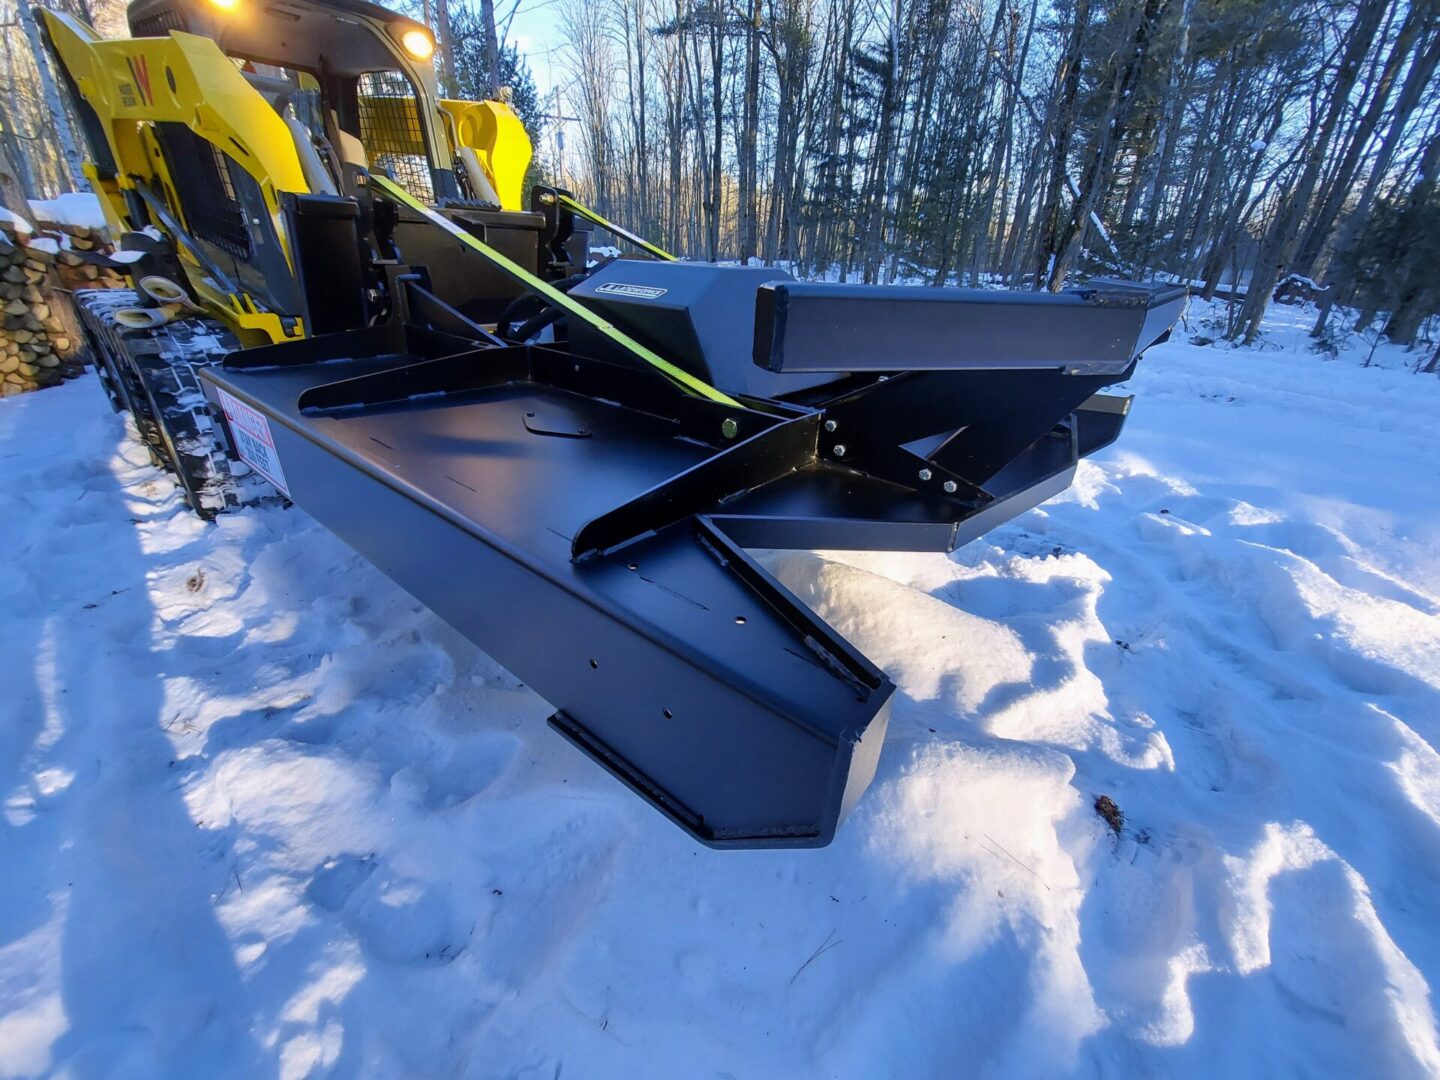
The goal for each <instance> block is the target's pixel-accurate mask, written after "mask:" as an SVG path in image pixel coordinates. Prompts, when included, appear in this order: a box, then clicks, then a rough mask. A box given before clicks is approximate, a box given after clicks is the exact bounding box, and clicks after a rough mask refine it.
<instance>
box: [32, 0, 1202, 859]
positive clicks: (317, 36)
mask: <svg viewBox="0 0 1440 1080" xmlns="http://www.w3.org/2000/svg"><path fill="white" fill-rule="evenodd" d="M250 5H253V6H250ZM44 21H45V27H46V32H47V35H48V39H49V42H50V46H51V48H52V49H53V50H54V52H55V55H56V57H57V59H58V61H59V64H60V67H61V68H62V70H63V71H64V73H65V81H66V83H67V85H68V88H69V90H70V92H71V94H72V96H73V98H74V100H75V103H76V109H77V112H78V113H79V115H80V116H81V117H82V119H83V121H84V125H85V130H86V135H87V138H88V141H89V144H90V161H89V164H88V165H87V172H88V175H89V177H90V181H91V183H92V184H93V185H94V187H95V190H96V191H97V192H98V193H99V194H100V195H101V197H102V199H103V200H104V202H105V206H106V212H107V214H108V215H109V216H110V223H111V226H112V228H113V229H115V230H116V231H117V232H118V233H119V234H120V235H121V237H122V246H123V248H124V249H125V250H124V251H123V252H122V253H121V255H120V256H119V258H120V260H121V264H122V265H123V266H124V267H125V269H126V270H127V272H128V273H130V275H131V276H132V278H133V283H134V286H135V287H134V289H133V290H129V291H126V290H113V291H111V292H106V293H88V294H82V295H81V298H80V299H81V306H82V311H83V314H84V322H85V326H86V329H87V333H88V334H89V336H90V339H91V341H92V343H93V344H94V346H95V349H96V351H97V355H98V357H99V361H100V362H99V365H98V366H99V369H100V372H101V376H102V380H103V382H104V385H105V387H106V389H107V391H108V392H109V394H110V397H111V401H112V403H113V404H114V405H115V406H116V408H119V409H124V410H127V411H129V412H131V413H132V414H133V415H134V417H135V423H136V427H137V430H138V431H139V433H140V435H141V437H142V438H144V439H145V440H146V442H147V443H148V444H149V446H150V448H151V450H152V452H153V453H154V455H155V459H156V462H157V463H158V464H160V465H162V466H164V467H166V468H168V469H169V470H170V471H171V472H172V473H173V474H174V475H175V477H176V479H177V481H178V483H179V485H180V486H181V488H182V490H183V491H184V493H185V497H186V498H187V500H188V501H189V502H190V505H191V506H192V507H194V508H195V509H196V510H197V511H198V512H199V513H201V514H202V515H205V516H212V515H214V514H216V513H218V512H220V511H222V510H225V509H227V508H231V507H235V506H237V505H239V504H244V503H253V502H257V501H259V502H263V501H266V500H272V501H277V502H278V501H283V500H289V501H292V502H294V503H296V504H298V505H300V506H302V507H304V508H305V509H306V510H307V511H308V512H309V513H310V514H311V515H312V516H313V517H314V518H316V519H317V520H319V521H320V522H321V523H322V524H324V525H326V526H327V527H328V528H330V529H331V530H333V531H334V532H335V533H336V534H337V535H339V536H340V537H341V538H342V539H344V540H345V541H346V542H347V543H349V544H350V545H351V546H352V547H353V548H355V549H356V550H357V551H359V552H360V553H361V554H362V555H364V556H365V557H366V558H368V559H369V560H370V561H371V562H373V563H374V564H375V565H376V566H377V567H379V568H380V569H382V570H383V571H384V572H385V573H386V574H388V575H389V576H390V577H391V578H393V579H394V580H395V581H396V582H398V583H399V584H400V585H401V586H403V587H404V588H405V589H406V590H408V591H409V592H410V593H411V594H412V595H414V596H416V597H417V598H419V599H420V600H422V601H423V602H424V603H426V604H428V605H429V606H430V607H431V608H432V609H433V610H434V611H435V612H436V614H438V615H439V616H441V617H442V618H444V619H445V620H446V621H447V622H448V623H449V624H450V625H452V626H454V627H455V628H456V629H457V630H459V631H460V632H461V633H463V634H465V635H466V636H467V637H469V638H470V640H472V641H473V642H475V643H476V644H477V645H478V646H479V647H480V648H482V649H484V650H485V651H486V652H488V653H490V655H491V656H493V657H494V658H495V659H496V660H498V661H499V662H500V663H502V664H504V665H505V666H506V667H508V668H509V669H510V670H511V671H512V672H513V673H514V674H515V675H516V676H517V677H518V678H519V679H521V680H522V681H524V682H525V683H526V684H528V685H529V686H531V687H533V688H534V689H535V690H536V691H537V692H538V693H539V694H541V695H542V696H543V697H545V698H546V699H547V700H548V701H549V702H550V703H551V704H552V705H553V706H554V714H553V716H552V717H551V719H550V723H551V726H552V727H553V728H554V729H555V730H556V731H557V732H559V733H560V734H561V735H563V736H564V737H565V738H566V739H568V740H569V741H570V742H572V743H573V744H574V745H575V746H576V747H578V748H579V749H580V750H582V751H583V752H584V753H585V754H587V755H588V756H589V757H590V758H591V759H593V760H594V761H595V762H596V763H598V764H599V765H600V766H601V767H603V768H604V769H605V770H607V771H608V772H609V773H610V774H612V775H613V776H614V777H615V778H616V779H618V780H619V781H620V782H622V783H623V784H625V785H627V786H628V787H629V788H630V789H631V790H632V791H634V792H635V793H636V794H637V795H638V796H640V797H641V798H642V799H643V800H644V801H645V802H647V803H648V804H649V805H651V806H652V807H654V808H655V809H656V810H658V811H660V812H661V813H662V814H664V815H665V816H666V817H668V818H669V819H670V820H671V821H672V822H674V823H675V824H676V825H678V826H679V827H680V828H682V829H684V830H685V831H686V832H687V833H688V834H689V835H690V836H692V837H693V838H695V839H696V840H697V841H699V842H701V843H704V844H707V845H710V846H712V847H717V848H746V847H816V846H821V845H824V844H828V843H829V842H830V841H831V840H832V839H833V838H834V836H835V835H836V829H837V828H838V826H839V824H840V822H841V821H842V820H843V819H844V818H845V816H846V815H847V814H848V813H849V812H850V811H851V810H852V809H853V808H854V807H855V806H856V805H858V803H859V801H860V799H861V796H862V795H863V794H864V792H865V790H866V788H867V786H868V785H869V784H870V782H871V780H872V778H873V777H874V775H875V770H876V766H877V763H878V761H879V758H880V752H881V747H882V745H883V743H884V739H885V731H886V726H887V724H888V719H889V713H890V704H891V700H892V698H893V695H894V689H895V688H894V686H893V684H892V683H891V682H890V680H889V679H888V678H887V677H886V675H885V673H884V672H883V671H881V670H879V669H878V668H877V667H875V665H873V664H872V663H870V661H868V660H867V659H866V658H865V657H864V656H863V655H862V654H861V653H860V652H859V651H858V650H857V649H856V648H855V647H854V646H853V645H852V644H850V643H849V642H848V641H846V640H845V638H844V637H843V636H841V635H840V634H839V633H837V632H836V631H835V630H834V628H832V627H830V626H828V625H826V623H825V622H824V621H823V620H821V619H820V618H818V617H817V616H816V615H815V613H814V612H812V611H811V610H810V609H809V608H808V607H806V606H805V605H804V604H803V603H802V602H800V601H799V600H798V599H797V598H796V597H795V596H793V595H792V594H791V593H789V592H788V591H787V590H786V589H785V588H784V586H782V585H781V584H780V583H779V582H778V581H777V580H776V579H775V578H774V577H773V576H772V575H771V574H770V573H769V572H768V571H767V570H766V569H765V567H764V566H762V565H761V564H760V563H759V562H757V561H756V560H755V559H753V558H752V557H751V556H750V554H749V552H748V549H753V548H771V549H774V548H831V549H884V550H902V551H940V552H944V551H950V550H952V549H954V548H956V547H958V546H959V545H961V544H964V543H967V542H969V541H970V540H972V539H974V538H976V537H978V536H980V535H982V534H983V533H985V532H986V531H987V530H989V529H993V528H994V527H995V526H997V525H999V524H1001V523H1003V522H1005V521H1007V520H1009V519H1010V518H1012V517H1014V516H1015V515H1016V514H1020V513H1022V512H1024V511H1026V510H1028V509H1030V508H1031V507H1033V506H1035V505H1037V504H1038V503H1040V502H1042V501H1044V500H1045V499H1047V498H1050V497H1051V496H1053V495H1055V494H1057V493H1059V492H1061V491H1063V490H1064V489H1065V487H1066V486H1067V485H1068V484H1069V483H1070V481H1071V478H1072V477H1073V476H1074V474H1075V470H1076V467H1077V464H1078V462H1079V461H1080V459H1081V458H1082V457H1084V456H1086V455H1088V454H1091V453H1094V452H1096V451H1098V450H1100V449H1101V448H1103V447H1105V446H1107V445H1109V444H1110V443H1111V442H1112V441H1113V440H1114V439H1115V438H1116V437H1117V436H1118V435H1119V434H1120V431H1121V428H1122V426H1123V425H1124V423H1125V418H1126V416H1127V414H1128V411H1129V408H1130V402H1131V399H1130V398H1129V397H1128V396H1120V395H1113V394H1107V393H1105V392H1104V391H1105V390H1106V388H1107V387H1109V386H1111V385H1112V384H1115V383H1118V382H1123V381H1124V380H1126V379H1128V378H1129V377H1130V375H1131V373H1132V372H1133V371H1134V370H1135V365H1136V363H1137V362H1138V360H1139V359H1140V356H1141V353H1142V352H1143V351H1144V350H1145V349H1146V348H1147V347H1149V346H1150V345H1153V344H1155V343H1156V342H1159V341H1163V340H1165V338H1166V337H1167V336H1168V335H1169V332H1170V327H1171V325H1172V324H1173V323H1174V322H1175V320H1176V318H1177V317H1178V316H1179V314H1180V312H1181V309H1182V307H1183V305H1184V302H1185V293H1184V290H1183V289H1179V288H1170V287H1144V286H1137V285H1133V284H1129V283H1125V282H1119V281H1092V282H1089V283H1087V284H1086V285H1083V286H1081V287H1079V288H1074V289H1067V290H1065V291H1063V292H1061V293H1058V294H1053V295H1052V294H1049V293H1019V292H995V291H984V290H972V289H949V288H945V289H914V288H893V287H885V286H855V285H833V284H812V283H806V282H800V281H796V280H794V279H793V278H791V276H790V275H789V274H787V273H785V272H784V271H780V270H776V269H771V268H763V267H738V266H715V265H708V264H703V263H694V262H686V261H681V260H677V259H675V258H674V257H673V256H671V255H670V254H669V253H667V252H665V251H663V250H661V249H660V248H659V247H658V246H656V245H655V244H653V243H650V242H649V241H647V240H645V239H644V238H643V237H641V236H638V235H636V234H634V233H631V232H629V231H627V230H626V229H625V228H624V227H623V226H621V225H617V224H615V223H614V222H612V221H610V220H608V219H607V218H606V217H604V216H602V215H601V214H600V213H597V212H595V211H594V210H591V209H589V208H587V207H585V206H584V205H583V204H581V203H580V202H579V201H578V200H576V199H575V198H574V196H573V195H572V194H571V193H569V192H566V191H562V190H559V189H557V188H550V187H543V186H538V187H535V188H533V189H532V190H531V193H530V199H529V207H528V208H525V207H522V206H521V191H522V187H523V176H524V174H525V171H526V168H527V166H528V164H529V157H530V147H529V142H528V140H526V139H525V137H524V132H523V128H522V127H521V126H520V124H519V121H518V120H517V119H516V118H515V116H514V114H513V113H512V112H511V111H510V109H509V108H508V106H506V105H505V104H504V103H503V102H459V101H451V100H443V99H440V98H438V96H437V94H436V91H435V83H434V76H433V74H432V72H431V70H430V67H429V64H428V57H429V53H430V52H431V50H432V48H433V43H432V41H431V39H430V37H429V32H428V31H427V30H426V29H425V27H423V26H421V25H419V24H418V23H415V22H413V21H411V20H408V19H405V18H403V17H401V16H398V15H395V14H393V13H391V12H388V11H386V10H384V9H382V8H379V7H375V6H373V5H370V4H366V3H362V2H359V0H326V2H319V0H309V2H304V0H265V2H264V3H263V4H262V3H261V2H259V0H222V2H221V3H218V4H217V3H212V2H210V0H188V2H185V3H174V2H167V3H158V2H152V0H143V2H140V3H137V4H134V5H132V7H131V9H130V22H131V28H132V30H133V32H134V33H135V34H136V37H135V38H133V39H129V40H124V41H102V40H100V39H99V38H98V37H97V36H96V35H95V34H94V33H93V32H92V31H90V30H89V29H88V28H86V27H84V26H82V25H80V24H79V23H77V22H75V21H74V20H73V19H70V18H68V17H66V16H64V15H60V14H56V13H53V12H46V13H45V19H44ZM594 229H603V230H606V231H608V232H610V233H612V234H613V235H615V236H616V237H617V238H618V239H619V240H620V241H621V242H622V243H624V244H627V245H629V246H630V247H631V248H632V249H633V251H634V256H633V257H626V258H619V259H610V260H606V261H603V262H600V263H598V264H595V263H592V262H591V261H590V260H589V258H588V257H587V252H588V249H589V244H588V237H589V235H590V233H591V231H592V230H594Z"/></svg>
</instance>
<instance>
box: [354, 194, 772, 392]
mask: <svg viewBox="0 0 1440 1080" xmlns="http://www.w3.org/2000/svg"><path fill="white" fill-rule="evenodd" d="M370 184H371V186H373V187H375V188H378V189H379V190H380V191H381V192H382V193H383V194H384V195H385V196H386V197H387V198H390V199H394V200H395V201H396V202H398V203H399V204H400V205H401V206H405V207H409V208H410V209H411V210H414V211H415V212H416V213H417V214H419V215H420V216H421V217H423V218H425V220H426V221H429V222H430V223H431V224H432V225H435V226H438V227H439V228H441V229H444V230H445V231H446V232H447V233H449V234H450V235H451V236H453V237H454V238H455V239H456V240H459V241H460V242H461V243H462V244H464V245H465V246H466V247H468V248H470V249H471V250H473V251H475V252H478V253H479V254H480V255H482V256H484V257H485V258H486V259H488V260H489V261H490V262H492V263H494V264H495V265H496V266H497V267H499V268H500V269H501V270H503V271H504V272H505V273H507V274H509V275H510V276H511V277H513V278H515V280H517V281H519V282H521V283H522V284H523V285H525V287H526V288H528V289H530V290H531V291H533V292H535V293H537V294H539V295H540V296H543V297H544V298H545V299H546V300H548V301H550V303H552V304H554V305H555V306H556V307H558V308H560V309H561V310H563V311H564V312H566V314H568V315H570V316H572V317H573V318H576V319H579V320H581V321H582V322H587V323H589V324H590V325H591V326H593V327H594V328H595V329H596V330H598V331H599V332H600V333H602V334H604V335H605V336H606V337H608V338H609V339H610V340H611V341H613V342H615V344H617V345H619V346H620V347H621V348H622V349H624V350H625V351H626V352H629V353H632V354H634V355H635V356H637V357H639V358H640V359H641V360H644V361H645V363H647V364H649V365H650V366H651V367H653V368H655V369H656V370H657V371H659V372H660V373H661V374H662V375H664V376H665V377H666V378H668V379H669V380H670V381H671V382H673V383H675V384H676V385H678V386H679V387H680V388H681V389H683V390H686V391H688V392H689V393H691V394H694V395H695V396H696V397H702V398H706V399H708V400H710V401H715V402H719V403H720V404H721V405H729V406H731V407H733V408H736V409H740V408H744V406H743V405H741V404H740V402H738V401H736V400H735V399H734V398H732V397H730V396H729V395H728V394H725V393H722V392H721V391H719V390H717V389H715V387H713V386H711V385H710V384H709V383H707V382H705V381H704V380H702V379H697V378H696V377H695V376H694V375H691V374H690V373H689V372H688V371H685V370H684V369H683V368H678V367H676V366H675V365H674V364H672V363H670V361H668V360H666V359H665V358H664V357H662V356H659V355H657V354H656V353H654V352H652V351H651V350H650V349H647V348H646V347H645V346H644V345H641V344H640V343H639V342H638V341H636V340H635V339H634V338H632V337H630V336H629V335H628V334H626V333H624V332H623V331H621V330H618V329H616V328H615V327H614V326H612V325H610V324H609V323H608V322H606V321H605V320H604V319H602V318H601V317H600V316H599V315H597V314H596V313H595V312H593V311H591V310H590V309H589V308H587V307H585V306H584V305H583V304H581V303H580V302H579V301H577V300H572V299H570V297H568V296H566V295H565V294H564V293H563V292H561V291H560V290H559V289H557V288H555V286H553V285H551V284H550V283H549V282H547V281H544V280H542V279H541V278H538V277H536V276H535V275H534V274H532V273H531V272H530V271H529V270H526V269H525V268H524V267H523V266H521V265H520V264H519V263H517V262H515V261H514V260H513V259H508V258H506V257H505V256H504V255H502V254H500V252H498V251H496V250H495V249H494V248H492V247H491V246H490V245H489V244H486V243H485V242H484V241H482V240H478V239H476V238H475V237H474V236H471V235H470V234H469V233H468V232H466V231H465V230H464V229H462V228H460V226H458V225H456V224H455V223H454V222H453V221H450V220H449V219H448V218H445V217H444V216H442V215H440V214H437V213H436V212H435V211H434V210H431V209H430V208H429V207H428V206H426V205H425V204H424V203H422V202H420V201H418V200H417V199H415V198H414V197H413V196H412V195H411V194H410V193H409V192H408V191H406V190H405V189H404V188H402V187H400V186H399V185H398V184H396V183H395V181H393V180H391V179H389V178H388V177H385V176H380V175H378V174H376V173H371V174H370Z"/></svg>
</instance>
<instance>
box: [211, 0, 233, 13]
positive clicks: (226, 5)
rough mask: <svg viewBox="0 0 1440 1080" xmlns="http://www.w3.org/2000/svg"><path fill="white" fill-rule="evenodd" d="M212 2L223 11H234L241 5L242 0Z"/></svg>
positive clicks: (215, 0)
mask: <svg viewBox="0 0 1440 1080" xmlns="http://www.w3.org/2000/svg"><path fill="white" fill-rule="evenodd" d="M210 3H211V5H212V6H214V7H217V8H219V9H220V10H221V11H234V10H235V9H236V8H237V7H239V6H240V0H210Z"/></svg>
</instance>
